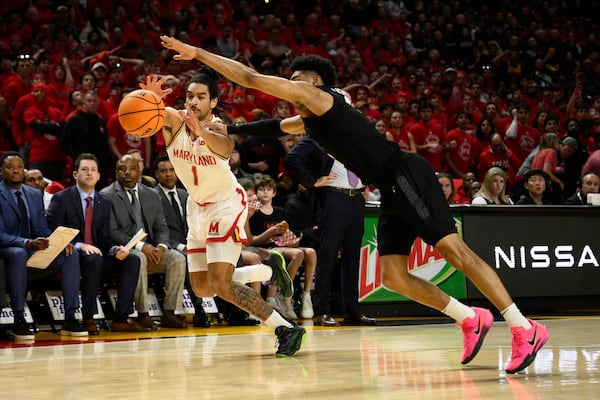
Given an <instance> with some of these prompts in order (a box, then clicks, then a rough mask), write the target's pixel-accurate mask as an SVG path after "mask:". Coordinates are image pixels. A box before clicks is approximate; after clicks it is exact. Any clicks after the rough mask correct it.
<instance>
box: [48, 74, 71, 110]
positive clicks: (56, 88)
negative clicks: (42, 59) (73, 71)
mask: <svg viewBox="0 0 600 400" xmlns="http://www.w3.org/2000/svg"><path fill="white" fill-rule="evenodd" d="M68 82H70V83H68ZM72 82H73V77H72V76H71V75H70V74H68V70H67V69H66V68H65V66H64V65H62V64H59V65H54V66H53V67H52V74H51V79H50V81H49V83H48V84H47V89H48V93H52V95H53V97H54V100H55V101H56V107H57V108H59V109H60V110H63V109H64V108H65V107H66V105H67V103H68V97H69V93H70V92H71V91H72V90H73V83H72Z"/></svg>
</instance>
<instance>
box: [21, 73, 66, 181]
mask: <svg viewBox="0 0 600 400" xmlns="http://www.w3.org/2000/svg"><path fill="white" fill-rule="evenodd" d="M46 92H47V87H46V85H45V84H43V83H36V84H34V85H33V88H32V95H33V97H34V102H33V103H32V104H31V106H30V107H28V108H27V109H26V110H25V112H24V114H23V122H24V123H25V127H26V129H25V137H26V138H30V139H29V140H30V146H31V150H30V153H29V166H30V167H31V168H34V169H39V170H40V171H42V172H43V174H44V175H45V176H46V177H48V178H49V179H51V180H54V181H61V180H62V172H63V168H64V163H65V155H64V153H63V152H62V151H61V150H60V147H59V135H60V132H61V130H62V125H63V123H64V117H63V115H62V113H61V111H60V110H59V109H58V108H56V107H53V106H51V105H50V102H49V101H48V100H47V99H46Z"/></svg>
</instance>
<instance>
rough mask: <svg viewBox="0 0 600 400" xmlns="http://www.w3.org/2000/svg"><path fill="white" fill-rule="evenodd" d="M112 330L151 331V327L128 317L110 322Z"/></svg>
mask: <svg viewBox="0 0 600 400" xmlns="http://www.w3.org/2000/svg"><path fill="white" fill-rule="evenodd" d="M110 330H111V331H112V332H150V328H146V327H145V326H142V325H140V324H138V323H137V322H136V321H134V320H132V319H128V320H127V321H113V322H112V324H110Z"/></svg>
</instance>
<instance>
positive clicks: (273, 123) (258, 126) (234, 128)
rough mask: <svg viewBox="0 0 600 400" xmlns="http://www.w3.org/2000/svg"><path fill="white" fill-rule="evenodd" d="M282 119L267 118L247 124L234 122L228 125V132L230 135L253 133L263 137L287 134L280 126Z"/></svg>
mask: <svg viewBox="0 0 600 400" xmlns="http://www.w3.org/2000/svg"><path fill="white" fill-rule="evenodd" d="M280 124H281V120H280V119H266V120H262V121H254V122H248V123H247V124H232V125H227V133H228V134H229V135H237V134H242V135H252V136H262V137H265V136H267V137H272V136H286V135H287V134H286V133H285V132H283V131H282V130H281V128H280Z"/></svg>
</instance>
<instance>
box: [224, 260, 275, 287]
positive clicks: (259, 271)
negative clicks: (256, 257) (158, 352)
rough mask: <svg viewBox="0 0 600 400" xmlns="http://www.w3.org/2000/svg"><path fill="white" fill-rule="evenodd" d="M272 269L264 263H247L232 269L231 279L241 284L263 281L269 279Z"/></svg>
mask: <svg viewBox="0 0 600 400" xmlns="http://www.w3.org/2000/svg"><path fill="white" fill-rule="evenodd" d="M271 275H273V270H272V269H271V267H269V266H268V265H265V264H256V265H248V266H244V267H239V268H236V269H235V270H234V271H233V280H234V281H235V282H239V283H241V284H243V285H245V284H246V283H251V282H265V281H269V280H271Z"/></svg>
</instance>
